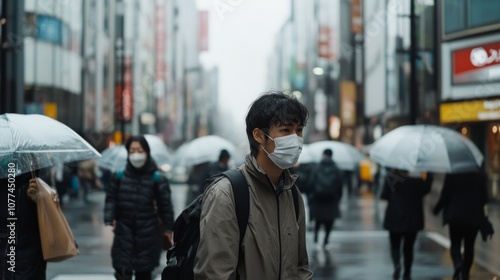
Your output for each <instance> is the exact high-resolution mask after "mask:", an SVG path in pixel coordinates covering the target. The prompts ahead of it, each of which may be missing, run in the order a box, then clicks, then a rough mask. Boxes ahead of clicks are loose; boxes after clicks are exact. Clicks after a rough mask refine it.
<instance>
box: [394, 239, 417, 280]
mask: <svg viewBox="0 0 500 280" xmlns="http://www.w3.org/2000/svg"><path fill="white" fill-rule="evenodd" d="M389 239H390V242H391V257H392V262H393V264H394V267H395V268H396V269H400V267H401V262H400V260H401V245H402V244H403V256H404V277H405V278H408V277H410V275H411V266H412V264H413V247H414V245H415V240H416V239H417V232H416V231H414V232H406V233H399V232H398V233H396V232H389Z"/></svg>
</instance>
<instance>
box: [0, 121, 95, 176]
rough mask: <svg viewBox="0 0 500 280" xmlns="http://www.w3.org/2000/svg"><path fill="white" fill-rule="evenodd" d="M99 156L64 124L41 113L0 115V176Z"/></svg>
mask: <svg viewBox="0 0 500 280" xmlns="http://www.w3.org/2000/svg"><path fill="white" fill-rule="evenodd" d="M98 157H100V154H99V153H98V152H97V151H96V150H95V149H94V148H93V147H92V146H91V145H90V144H89V143H87V141H85V140H84V139H83V138H82V137H81V136H80V135H78V134H77V133H76V132H75V131H73V130H72V129H71V128H69V127H68V126H66V125H65V124H63V123H61V122H59V121H57V120H54V119H52V118H49V117H47V116H44V115H38V114H31V115H23V114H11V113H7V114H3V115H0V178H5V177H7V176H8V174H15V175H19V174H23V173H27V172H30V170H31V169H35V170H36V169H42V168H46V167H49V166H53V165H54V164H56V163H65V162H73V161H80V160H84V159H93V158H98Z"/></svg>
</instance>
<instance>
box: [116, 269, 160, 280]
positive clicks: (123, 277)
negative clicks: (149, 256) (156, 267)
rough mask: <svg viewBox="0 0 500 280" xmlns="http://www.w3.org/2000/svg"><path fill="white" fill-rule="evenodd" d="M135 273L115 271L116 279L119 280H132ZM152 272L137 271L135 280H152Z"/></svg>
mask: <svg viewBox="0 0 500 280" xmlns="http://www.w3.org/2000/svg"><path fill="white" fill-rule="evenodd" d="M133 274H134V273H133V272H132V271H122V272H121V273H120V272H118V271H115V278H116V279H117V280H131V279H132V275H133ZM151 279H152V278H151V271H136V272H135V280H151Z"/></svg>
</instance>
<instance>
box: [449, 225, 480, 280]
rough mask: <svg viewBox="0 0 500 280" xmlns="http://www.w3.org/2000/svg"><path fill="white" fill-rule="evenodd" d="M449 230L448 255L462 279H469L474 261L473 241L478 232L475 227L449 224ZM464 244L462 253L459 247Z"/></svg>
mask: <svg viewBox="0 0 500 280" xmlns="http://www.w3.org/2000/svg"><path fill="white" fill-rule="evenodd" d="M448 229H449V232H450V241H451V245H450V255H451V259H452V260H453V267H454V268H455V271H456V272H460V271H461V274H462V276H465V277H463V278H464V279H469V278H468V277H469V273H470V269H471V267H472V263H473V261H474V243H475V241H476V236H477V232H478V228H477V227H473V226H464V225H458V224H453V223H450V224H449V227H448ZM462 242H463V245H464V254H463V255H462V253H461V251H460V249H461V247H462Z"/></svg>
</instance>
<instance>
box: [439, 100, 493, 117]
mask: <svg viewBox="0 0 500 280" xmlns="http://www.w3.org/2000/svg"><path fill="white" fill-rule="evenodd" d="M440 107H441V108H440V119H441V123H453V122H476V121H490V120H500V99H490V100H474V101H465V102H454V103H443V104H441V106H440Z"/></svg>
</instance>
